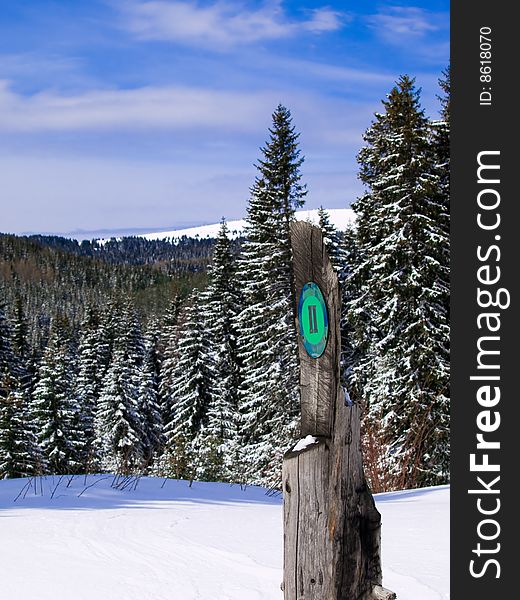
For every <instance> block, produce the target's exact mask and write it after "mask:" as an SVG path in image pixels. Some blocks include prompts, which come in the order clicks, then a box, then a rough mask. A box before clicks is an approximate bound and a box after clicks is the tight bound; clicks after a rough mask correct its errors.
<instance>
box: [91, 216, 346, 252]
mask: <svg viewBox="0 0 520 600" xmlns="http://www.w3.org/2000/svg"><path fill="white" fill-rule="evenodd" d="M327 213H328V215H329V218H330V222H331V223H332V224H333V225H334V226H335V227H336V229H339V230H340V231H344V230H345V229H346V228H347V225H349V224H350V223H353V222H354V220H355V215H354V211H353V210H352V209H351V208H330V209H327ZM296 218H297V219H298V220H299V221H310V222H311V223H314V224H318V221H319V217H318V211H317V210H316V209H315V210H299V211H297V212H296ZM245 224H246V222H245V220H244V219H240V220H237V221H228V222H227V225H228V228H229V233H230V236H231V237H233V238H236V237H238V236H239V235H240V234H241V233H242V231H243V230H244V227H245ZM219 229H220V223H214V224H212V225H200V226H198V227H190V228H188V229H176V230H173V231H160V232H156V233H145V234H140V235H139V236H138V237H144V238H146V239H147V240H170V241H175V240H178V239H179V238H181V237H183V236H186V237H192V238H200V239H204V238H216V237H217V235H218V232H219ZM107 241H108V240H107V239H102V240H99V242H100V243H102V244H103V243H105V242H107Z"/></svg>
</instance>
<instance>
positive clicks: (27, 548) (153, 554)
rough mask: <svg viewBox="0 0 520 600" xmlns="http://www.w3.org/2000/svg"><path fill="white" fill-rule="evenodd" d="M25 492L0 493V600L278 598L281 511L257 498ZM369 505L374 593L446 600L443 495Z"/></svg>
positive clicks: (230, 490) (179, 491) (207, 492)
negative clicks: (377, 556) (377, 539)
mask: <svg viewBox="0 0 520 600" xmlns="http://www.w3.org/2000/svg"><path fill="white" fill-rule="evenodd" d="M26 481H27V480H20V479H14V480H5V481H1V482H0V539H1V542H2V543H1V545H0V599H1V600H15V599H16V600H69V599H70V600H116V599H117V600H120V599H124V600H152V599H153V600H210V599H211V600H282V598H283V596H282V592H281V591H280V582H281V580H282V539H283V538H282V500H281V498H273V497H269V496H266V494H265V490H264V489H263V488H257V487H248V488H247V489H246V490H245V491H243V490H241V489H240V486H238V485H234V486H231V485H227V484H219V483H197V482H195V483H193V485H192V487H189V485H188V483H187V482H185V481H174V480H168V481H167V482H166V484H165V485H164V486H163V485H162V484H163V480H162V479H157V478H143V479H141V480H140V481H139V484H138V487H137V489H136V490H116V489H113V488H111V487H110V484H111V482H112V478H111V477H107V476H103V475H96V476H89V477H88V478H87V481H86V482H85V478H84V477H76V478H75V479H74V480H73V481H72V483H71V484H70V486H69V487H66V486H67V483H68V479H65V478H64V479H62V481H61V483H60V484H59V485H58V486H57V484H58V482H59V478H57V477H54V478H52V477H46V478H43V480H42V482H41V483H42V487H43V497H42V496H41V495H35V493H34V489H33V488H31V489H28V491H27V494H26V495H25V497H23V496H20V497H19V498H18V500H16V502H14V498H15V497H16V496H17V495H18V494H19V492H20V491H21V490H22V488H23V487H24V485H25V484H26ZM92 483H95V485H93V486H92V487H90V488H88V489H86V490H85V488H86V486H88V485H90V484H92ZM55 488H56V490H55V492H54V497H53V498H52V499H51V494H52V492H53V490H54V489H55ZM39 491H40V484H39V483H38V492H39ZM82 492H83V493H82ZM81 493H82V495H81V496H80V497H78V496H79V494H81ZM376 501H377V505H378V508H379V510H380V512H381V514H382V520H383V571H384V585H385V586H386V587H388V588H390V589H393V590H394V591H396V592H397V593H398V598H399V599H400V600H437V599H442V600H444V599H447V598H449V581H448V580H449V578H448V559H449V555H448V545H449V531H448V528H449V527H448V526H449V519H448V514H449V487H448V486H445V487H439V488H429V489H425V490H416V491H408V492H397V493H392V494H380V495H378V496H376Z"/></svg>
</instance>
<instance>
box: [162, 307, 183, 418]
mask: <svg viewBox="0 0 520 600" xmlns="http://www.w3.org/2000/svg"><path fill="white" fill-rule="evenodd" d="M181 306H182V300H181V297H180V296H179V295H176V296H175V297H174V298H173V300H172V301H171V303H170V306H169V307H168V310H167V311H166V313H165V315H164V318H163V328H162V331H163V334H162V336H161V339H160V343H161V346H162V348H163V350H162V357H161V364H160V370H159V405H160V409H161V418H162V421H163V423H164V424H167V423H170V422H171V420H172V419H173V406H172V388H173V385H174V383H175V377H176V375H175V372H176V366H177V345H178V337H179V327H178V325H179V315H180V311H181Z"/></svg>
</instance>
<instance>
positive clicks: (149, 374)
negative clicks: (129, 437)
mask: <svg viewBox="0 0 520 600" xmlns="http://www.w3.org/2000/svg"><path fill="white" fill-rule="evenodd" d="M138 395H139V411H140V413H141V417H142V421H143V440H142V443H143V456H144V460H145V465H146V466H149V465H150V464H151V463H152V459H153V457H154V455H156V453H158V452H160V451H161V450H162V447H163V445H164V439H163V438H164V436H163V421H162V415H161V407H160V404H159V357H158V350H157V334H156V333H155V332H154V331H153V330H152V329H151V330H150V331H149V332H148V333H147V335H146V336H145V355H144V360H143V364H142V366H141V370H140V378H139V390H138Z"/></svg>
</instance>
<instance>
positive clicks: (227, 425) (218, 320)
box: [194, 220, 241, 481]
mask: <svg viewBox="0 0 520 600" xmlns="http://www.w3.org/2000/svg"><path fill="white" fill-rule="evenodd" d="M204 306H205V323H206V325H205V327H206V332H207V335H206V339H207V344H208V347H207V351H208V354H209V356H210V360H211V364H212V369H211V380H210V396H211V402H210V405H209V407H208V412H207V425H206V426H205V427H203V428H202V429H201V430H200V431H199V432H198V433H197V435H196V438H197V440H196V442H195V449H194V454H195V455H198V463H199V465H198V469H197V474H198V477H200V476H201V477H202V478H204V479H207V480H213V481H215V480H228V481H229V480H234V478H235V477H240V476H241V473H239V468H240V463H239V462H238V463H237V454H238V452H239V419H238V416H239V413H238V410H239V389H240V387H241V377H240V375H241V373H240V363H239V359H238V348H237V337H238V332H237V326H236V316H237V315H238V313H239V312H240V307H241V294H240V290H239V287H238V282H237V279H236V259H235V256H234V255H233V251H232V247H231V241H230V239H229V231H228V228H227V225H226V222H225V220H222V222H221V227H220V231H219V234H218V237H217V240H216V243H215V248H214V252H213V261H212V265H211V268H210V270H209V284H208V287H207V289H206V291H205V292H204Z"/></svg>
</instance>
